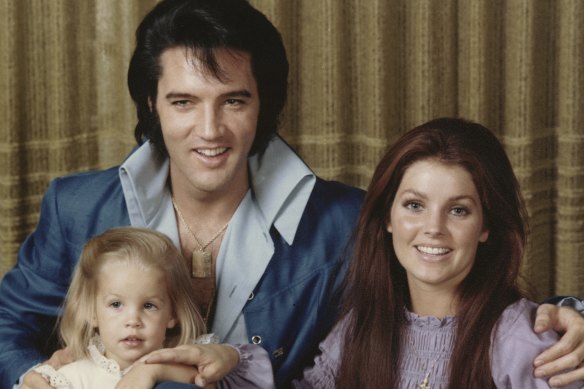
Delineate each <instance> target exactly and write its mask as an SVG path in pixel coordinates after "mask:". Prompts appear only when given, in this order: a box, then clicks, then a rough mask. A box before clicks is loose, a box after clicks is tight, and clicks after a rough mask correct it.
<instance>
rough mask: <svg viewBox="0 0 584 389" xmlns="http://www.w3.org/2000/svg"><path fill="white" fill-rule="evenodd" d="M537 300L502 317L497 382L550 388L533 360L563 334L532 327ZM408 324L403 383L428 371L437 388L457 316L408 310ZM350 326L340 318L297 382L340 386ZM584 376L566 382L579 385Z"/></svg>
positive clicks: (496, 345) (495, 350)
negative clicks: (422, 314)
mask: <svg viewBox="0 0 584 389" xmlns="http://www.w3.org/2000/svg"><path fill="white" fill-rule="evenodd" d="M536 308H537V304H535V303H533V302H530V301H527V300H524V299H523V300H520V301H518V302H517V303H515V304H513V305H510V306H509V307H507V309H506V310H505V311H504V312H503V314H502V315H501V318H500V319H499V326H498V330H497V331H496V333H495V334H494V336H493V341H492V353H491V370H492V375H493V380H494V382H495V385H496V386H497V388H527V387H529V388H549V385H548V384H547V382H546V381H545V380H542V379H536V378H535V377H534V376H533V360H534V359H535V357H536V356H537V355H538V354H539V353H540V352H542V351H543V350H545V349H546V348H548V347H550V346H551V345H553V344H554V343H555V342H556V341H557V339H558V336H557V334H556V333H555V332H553V331H548V332H546V333H544V334H536V333H534V332H533V330H532V326H533V318H534V315H535V310H536ZM408 318H409V323H410V324H409V326H408V327H407V329H406V336H404V344H403V345H402V348H403V350H404V353H403V357H402V360H401V362H400V364H401V367H400V372H401V377H400V387H402V388H417V387H418V385H420V383H421V382H422V381H423V380H424V378H425V376H426V375H428V385H429V386H430V387H431V388H432V389H440V388H446V387H447V386H448V378H449V377H448V375H449V371H448V363H449V361H450V356H451V354H452V349H453V346H454V337H455V330H456V319H455V318H453V317H446V318H444V319H437V318H435V317H420V316H417V315H416V314H414V313H411V312H408ZM345 331H346V320H343V321H341V322H339V323H338V324H337V325H336V326H335V328H334V329H333V331H332V332H331V333H330V334H329V336H328V337H327V338H326V339H325V340H324V341H323V342H322V343H321V344H320V346H319V347H320V350H321V352H322V353H321V354H320V355H319V356H318V357H316V358H315V365H314V367H312V368H309V369H305V370H304V375H303V378H302V379H301V380H298V381H294V387H295V388H319V389H327V388H331V389H332V388H335V377H336V375H337V372H338V370H339V367H340V366H339V365H340V359H341V355H342V347H343V346H342V345H343V343H344V337H345ZM582 385H584V382H579V383H576V384H573V385H570V386H566V387H565V388H580V387H582Z"/></svg>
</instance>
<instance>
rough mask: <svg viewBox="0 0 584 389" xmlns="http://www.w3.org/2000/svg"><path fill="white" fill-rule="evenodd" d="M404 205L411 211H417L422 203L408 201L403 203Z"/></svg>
mask: <svg viewBox="0 0 584 389" xmlns="http://www.w3.org/2000/svg"><path fill="white" fill-rule="evenodd" d="M405 207H406V208H408V209H411V210H412V211H419V210H420V209H422V204H421V203H419V202H417V201H408V202H407V203H406V204H405Z"/></svg>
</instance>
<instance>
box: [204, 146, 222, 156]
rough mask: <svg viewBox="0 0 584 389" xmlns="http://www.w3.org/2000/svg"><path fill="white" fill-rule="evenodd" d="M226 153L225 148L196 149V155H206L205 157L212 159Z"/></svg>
mask: <svg viewBox="0 0 584 389" xmlns="http://www.w3.org/2000/svg"><path fill="white" fill-rule="evenodd" d="M225 151H227V147H217V148H215V149H197V153H199V154H203V155H206V156H207V157H214V156H216V155H219V154H223V153H224V152H225Z"/></svg>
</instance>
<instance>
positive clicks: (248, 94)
mask: <svg viewBox="0 0 584 389" xmlns="http://www.w3.org/2000/svg"><path fill="white" fill-rule="evenodd" d="M222 96H224V97H251V92H250V91H249V90H247V89H241V90H236V91H233V92H227V93H224V94H223V95H222Z"/></svg>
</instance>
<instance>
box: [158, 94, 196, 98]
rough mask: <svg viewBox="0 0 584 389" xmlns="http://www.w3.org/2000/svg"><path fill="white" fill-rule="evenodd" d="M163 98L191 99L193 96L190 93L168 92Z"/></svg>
mask: <svg viewBox="0 0 584 389" xmlns="http://www.w3.org/2000/svg"><path fill="white" fill-rule="evenodd" d="M164 97H165V98H167V99H192V98H194V97H195V96H194V95H191V94H190V93H180V92H169V93H167V94H166V96H164Z"/></svg>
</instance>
